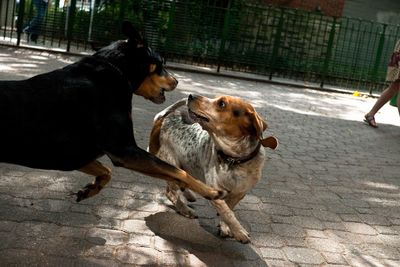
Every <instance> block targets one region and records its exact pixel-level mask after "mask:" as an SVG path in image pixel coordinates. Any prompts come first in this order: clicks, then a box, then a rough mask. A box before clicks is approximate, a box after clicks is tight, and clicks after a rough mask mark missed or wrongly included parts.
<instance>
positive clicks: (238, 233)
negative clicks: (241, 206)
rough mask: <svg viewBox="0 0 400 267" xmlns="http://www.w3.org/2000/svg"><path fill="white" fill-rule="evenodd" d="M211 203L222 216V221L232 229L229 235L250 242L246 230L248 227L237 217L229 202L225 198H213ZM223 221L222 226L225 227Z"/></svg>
mask: <svg viewBox="0 0 400 267" xmlns="http://www.w3.org/2000/svg"><path fill="white" fill-rule="evenodd" d="M239 200H240V199H239ZM211 203H212V204H213V205H214V207H215V208H216V210H217V211H218V213H219V215H220V216H221V220H222V222H224V223H226V227H227V228H229V229H230V232H229V236H232V237H233V238H235V239H236V240H237V241H240V242H242V243H249V242H250V236H249V233H248V232H247V231H246V229H244V228H243V226H242V225H241V224H240V223H239V221H238V220H237V219H236V217H235V214H234V213H233V211H232V210H231V208H230V207H229V206H228V204H227V203H226V202H225V201H224V200H213V201H211ZM236 203H237V202H236ZM222 222H221V227H225V225H224V226H222V225H223V223H222ZM225 231H227V230H225Z"/></svg>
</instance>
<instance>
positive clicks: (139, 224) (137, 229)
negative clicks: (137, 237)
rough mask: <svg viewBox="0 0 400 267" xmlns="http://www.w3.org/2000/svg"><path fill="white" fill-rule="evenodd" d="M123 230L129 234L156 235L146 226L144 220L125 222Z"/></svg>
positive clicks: (122, 226)
mask: <svg viewBox="0 0 400 267" xmlns="http://www.w3.org/2000/svg"><path fill="white" fill-rule="evenodd" d="M121 230H122V231H127V232H129V233H138V234H145V235H151V236H152V235H154V233H153V232H152V231H151V230H150V229H149V228H148V227H147V226H146V222H145V221H142V220H124V221H123V222H122V225H121Z"/></svg>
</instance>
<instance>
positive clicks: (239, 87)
mask: <svg viewBox="0 0 400 267" xmlns="http://www.w3.org/2000/svg"><path fill="white" fill-rule="evenodd" d="M196 76H198V79H196ZM177 77H178V79H179V81H180V83H179V85H178V88H179V90H181V91H182V92H184V93H185V94H189V93H197V94H203V95H206V96H209V97H213V96H215V95H221V94H227V95H233V96H238V97H242V98H244V99H247V100H248V101H250V102H251V103H252V104H253V105H254V106H255V107H256V108H258V107H259V108H263V107H268V106H269V107H273V108H277V109H280V110H284V111H289V112H294V113H298V114H302V115H310V116H320V117H327V118H335V119H342V120H346V121H362V120H363V118H364V117H363V116H364V114H365V113H366V112H367V111H368V110H369V109H370V108H371V107H372V106H373V104H374V103H375V101H376V99H375V98H365V97H354V96H352V95H347V94H340V93H336V94H335V93H327V92H323V91H315V90H310V89H297V88H288V87H286V88H285V89H284V92H282V87H281V86H277V85H272V84H268V83H260V82H251V81H250V82H249V81H242V80H239V79H233V78H226V77H222V76H221V77H218V76H206V77H208V78H207V79H204V76H203V77H200V74H192V73H190V74H185V73H184V72H179V74H178V75H177ZM255 89H256V90H255ZM381 114H384V116H381ZM376 118H377V121H378V123H382V124H391V125H395V126H400V118H399V113H398V110H397V108H395V107H392V106H389V105H388V104H387V105H385V106H384V107H383V108H382V109H381V111H380V112H378V114H377V115H376Z"/></svg>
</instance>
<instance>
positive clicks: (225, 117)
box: [188, 95, 278, 149]
mask: <svg viewBox="0 0 400 267" xmlns="http://www.w3.org/2000/svg"><path fill="white" fill-rule="evenodd" d="M188 109H189V114H190V116H191V117H192V118H193V119H194V120H195V121H196V122H198V123H199V124H200V125H201V126H202V127H203V129H204V130H206V131H208V132H210V133H213V134H214V135H215V136H217V137H218V136H224V137H227V138H230V139H232V140H239V139H241V138H243V137H254V139H256V140H258V141H259V142H260V143H261V144H262V145H263V146H264V147H270V148H272V149H275V148H276V147H277V146H278V140H277V139H276V138H275V137H272V136H270V137H267V138H265V139H263V137H262V133H263V131H265V130H266V129H267V123H266V122H265V120H264V119H263V118H261V117H260V115H258V113H257V112H256V110H255V109H254V108H253V106H252V105H250V104H249V103H247V102H246V101H244V100H242V99H240V98H237V97H232V96H220V97H216V98H214V99H209V98H207V97H204V96H197V95H189V98H188Z"/></svg>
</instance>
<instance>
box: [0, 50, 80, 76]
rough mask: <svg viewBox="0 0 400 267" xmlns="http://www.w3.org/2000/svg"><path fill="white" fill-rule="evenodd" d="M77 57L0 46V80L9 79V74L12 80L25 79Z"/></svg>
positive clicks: (60, 65) (61, 65) (58, 66)
mask: <svg viewBox="0 0 400 267" xmlns="http://www.w3.org/2000/svg"><path fill="white" fill-rule="evenodd" d="M7 52H8V53H7ZM78 58H79V57H75V58H74V57H66V56H63V55H61V54H50V53H48V52H37V51H33V50H26V49H22V50H15V49H12V48H7V47H1V46H0V80H9V79H10V77H11V76H10V75H11V74H12V78H11V79H13V80H17V79H27V78H30V77H32V76H34V75H37V74H40V73H45V72H49V71H52V70H55V69H58V68H61V67H63V66H65V65H66V64H69V63H72V62H73V61H75V60H76V59H78ZM49 63H50V64H49Z"/></svg>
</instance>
